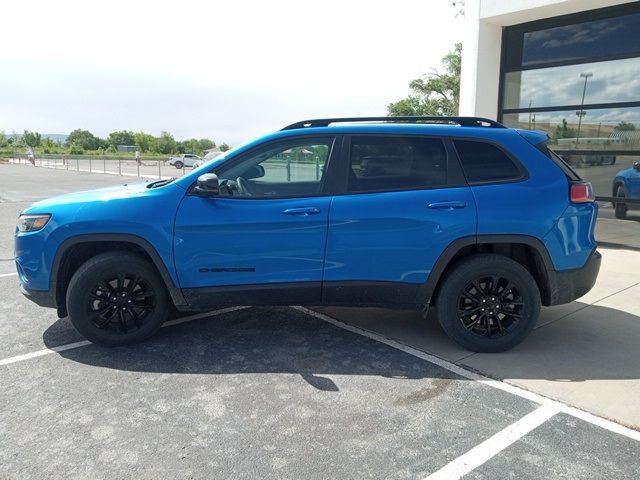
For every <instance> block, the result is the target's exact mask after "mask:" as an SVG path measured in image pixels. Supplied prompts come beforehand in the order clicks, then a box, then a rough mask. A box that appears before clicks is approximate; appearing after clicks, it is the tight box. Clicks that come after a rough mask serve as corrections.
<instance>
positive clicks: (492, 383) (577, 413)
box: [293, 307, 640, 441]
mask: <svg viewBox="0 0 640 480" xmlns="http://www.w3.org/2000/svg"><path fill="white" fill-rule="evenodd" d="M293 308H295V309H296V310H299V311H301V312H304V313H306V314H308V315H311V316H313V317H316V318H317V319H319V320H323V321H325V322H328V323H330V324H332V325H335V326H336V327H339V328H342V329H344V330H348V331H350V332H353V333H357V334H358V335H362V336H364V337H368V338H370V339H372V340H376V341H378V342H380V343H384V344H385V345H389V346H390V347H393V348H395V349H397V350H400V351H402V352H404V353H408V354H409V355H413V356H414V357H417V358H420V359H422V360H426V361H427V362H429V363H433V364H435V365H438V366H439V367H442V368H444V369H445V370H449V371H450V372H452V373H455V374H456V375H459V376H461V377H463V378H467V379H469V380H475V381H477V382H479V383H482V384H484V385H487V386H489V387H493V388H496V389H498V390H502V391H504V392H508V393H511V394H513V395H517V396H519V397H522V398H526V399H527V400H530V401H532V402H536V403H539V404H541V405H546V406H549V407H554V408H556V409H557V410H558V411H560V412H562V413H566V414H568V415H571V416H574V417H576V418H579V419H581V420H584V421H585V422H588V423H591V424H593V425H597V426H599V427H601V428H604V429H606V430H609V431H611V432H615V433H618V434H620V435H624V436H625V437H628V438H631V439H633V440H637V441H640V432H639V431H637V430H632V429H630V428H627V427H625V426H623V425H620V424H618V423H615V422H612V421H611V420H607V419H606V418H602V417H598V416H596V415H593V414H591V413H588V412H585V411H583V410H579V409H577V408H575V407H570V406H569V405H566V404H564V403H562V402H558V401H556V400H551V399H550V398H547V397H544V396H542V395H539V394H537V393H533V392H530V391H528V390H525V389H523V388H520V387H516V386H515V385H509V384H508V383H505V382H502V381H499V380H492V379H490V378H488V377H485V376H484V375H480V374H478V373H475V372H472V371H471V370H467V369H466V368H462V367H460V366H458V365H456V364H454V363H451V362H449V361H447V360H443V359H442V358H439V357H436V356H434V355H430V354H428V353H425V352H423V351H421V350H418V349H416V348H413V347H409V346H408V345H404V344H402V343H400V342H397V341H395V340H392V339H390V338H387V337H385V336H383V335H380V334H377V333H374V332H370V331H368V330H364V329H362V328H358V327H354V326H352V325H348V324H346V323H343V322H341V321H340V320H336V319H335V318H333V317H330V316H328V315H325V314H323V313H320V312H316V311H314V310H309V309H308V308H305V307H293Z"/></svg>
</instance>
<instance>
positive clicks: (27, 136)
mask: <svg viewBox="0 0 640 480" xmlns="http://www.w3.org/2000/svg"><path fill="white" fill-rule="evenodd" d="M22 140H23V141H24V143H25V144H26V145H28V146H29V147H32V148H34V147H39V146H40V143H41V142H42V137H41V136H40V134H39V133H38V132H30V131H28V130H25V131H24V133H23V134H22Z"/></svg>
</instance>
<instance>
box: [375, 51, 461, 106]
mask: <svg viewBox="0 0 640 480" xmlns="http://www.w3.org/2000/svg"><path fill="white" fill-rule="evenodd" d="M461 63H462V44H461V43H456V44H455V47H454V49H453V51H452V52H449V53H448V54H447V55H445V56H444V57H443V58H442V66H443V67H444V69H445V73H438V71H437V70H434V71H433V72H432V73H430V74H428V75H425V76H424V77H422V78H417V79H415V80H413V81H412V82H411V83H410V84H409V88H410V89H411V94H410V95H409V96H408V97H407V98H404V99H402V100H399V101H397V102H394V103H390V104H389V105H388V106H387V113H388V114H389V115H391V116H399V115H446V116H451V115H457V114H458V106H459V104H460V67H461Z"/></svg>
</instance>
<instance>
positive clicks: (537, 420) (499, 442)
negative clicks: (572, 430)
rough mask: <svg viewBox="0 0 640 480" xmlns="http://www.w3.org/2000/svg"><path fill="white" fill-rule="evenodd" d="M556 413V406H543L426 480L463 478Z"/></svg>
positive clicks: (557, 411)
mask: <svg viewBox="0 0 640 480" xmlns="http://www.w3.org/2000/svg"><path fill="white" fill-rule="evenodd" d="M556 413H559V410H558V409H557V408H556V407H555V406H551V405H542V406H540V407H538V408H536V409H535V410H534V411H533V412H531V413H529V414H527V415H525V416H524V417H522V418H521V419H520V420H518V421H517V422H515V423H512V424H511V425H509V426H508V427H507V428H505V429H504V430H501V431H499V432H498V433H496V434H495V435H493V436H492V437H489V438H488V439H486V440H485V441H484V442H482V443H481V444H479V445H476V446H475V447H473V448H472V449H471V450H469V451H468V452H467V453H464V454H463V455H460V456H459V457H458V458H456V459H455V460H453V461H451V462H449V463H447V464H446V465H445V466H444V467H442V468H441V469H440V470H438V471H437V472H435V473H432V474H431V475H429V476H428V477H427V478H426V479H425V480H455V479H458V478H462V477H463V476H464V475H466V474H467V473H469V472H471V471H472V470H475V469H476V468H478V467H479V466H480V465H482V464H483V463H485V462H486V461H487V460H490V459H491V458H493V457H495V456H496V455H497V454H498V453H500V452H501V451H503V450H504V449H505V448H507V447H508V446H509V445H511V444H513V443H515V442H516V441H518V440H519V439H521V438H522V437H524V436H525V435H526V434H527V433H529V432H531V431H532V430H533V429H535V428H536V427H539V426H540V425H542V424H543V423H544V422H546V421H547V420H549V419H550V418H551V417H553V416H554V415H555V414H556Z"/></svg>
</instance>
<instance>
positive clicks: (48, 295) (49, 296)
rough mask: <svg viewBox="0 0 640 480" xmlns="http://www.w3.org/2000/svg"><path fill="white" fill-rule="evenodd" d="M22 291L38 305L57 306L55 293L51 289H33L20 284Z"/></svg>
mask: <svg viewBox="0 0 640 480" xmlns="http://www.w3.org/2000/svg"><path fill="white" fill-rule="evenodd" d="M20 292H21V293H22V294H23V295H24V296H25V297H27V298H28V299H29V300H31V301H32V302H33V303H35V304H36V305H39V306H41V307H47V308H56V307H57V305H56V298H55V295H54V294H53V293H52V292H51V291H49V290H32V289H30V288H27V287H25V286H24V285H22V284H21V285H20Z"/></svg>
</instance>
